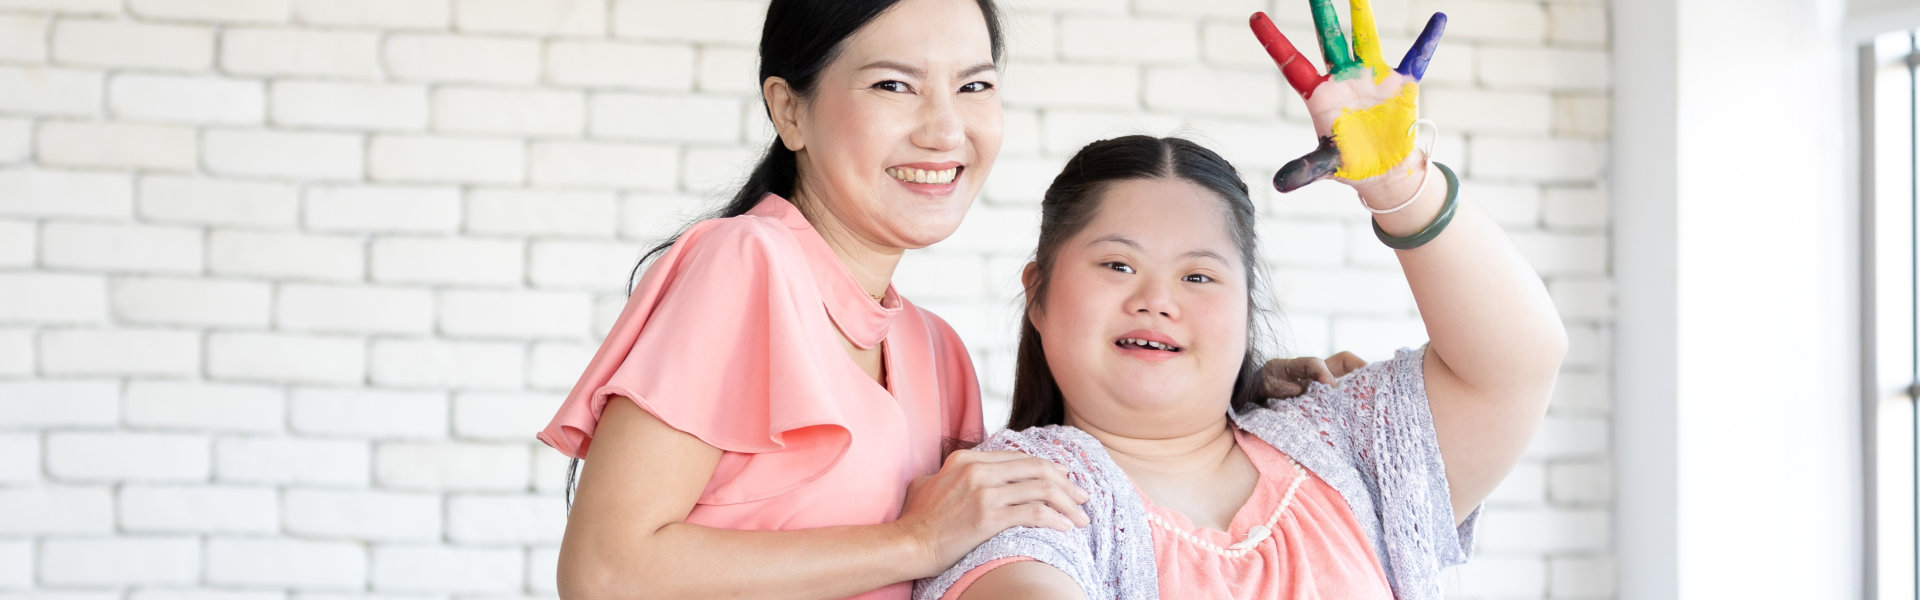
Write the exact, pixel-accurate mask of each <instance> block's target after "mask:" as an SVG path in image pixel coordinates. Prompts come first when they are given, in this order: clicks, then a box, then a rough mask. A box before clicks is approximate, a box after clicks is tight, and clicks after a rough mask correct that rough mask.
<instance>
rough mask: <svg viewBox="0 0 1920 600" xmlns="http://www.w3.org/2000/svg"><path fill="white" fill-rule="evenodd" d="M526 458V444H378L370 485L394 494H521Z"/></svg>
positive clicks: (524, 485)
mask: <svg viewBox="0 0 1920 600" xmlns="http://www.w3.org/2000/svg"><path fill="white" fill-rule="evenodd" d="M529 457H530V454H529V449H528V448H527V446H526V445H525V444H479V443H469V442H437V443H428V442H394V443H383V444H381V445H380V446H379V448H378V449H376V450H375V451H374V457H373V471H374V480H375V481H376V482H378V483H379V484H380V485H381V486H382V487H386V488H389V489H396V490H428V491H520V490H524V489H526V487H527V483H528V478H527V477H528V466H529V464H530V463H529V462H528V461H529Z"/></svg>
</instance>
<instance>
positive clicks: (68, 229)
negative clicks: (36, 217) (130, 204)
mask: <svg viewBox="0 0 1920 600" xmlns="http://www.w3.org/2000/svg"><path fill="white" fill-rule="evenodd" d="M204 239H205V234H204V233H202V232H201V230H200V229H198V228H192V227H176V226H170V225H118V224H99V223H63V222H50V223H47V225H46V227H45V228H43V230H42V231H41V241H40V252H41V260H43V261H45V263H46V264H47V265H48V266H52V267H61V268H69V269H80V270H109V271H144V272H166V273H199V272H200V269H201V265H202V259H203V257H204V256H205V255H206V253H205V245H204V244H203V243H202V241H203V240H204Z"/></svg>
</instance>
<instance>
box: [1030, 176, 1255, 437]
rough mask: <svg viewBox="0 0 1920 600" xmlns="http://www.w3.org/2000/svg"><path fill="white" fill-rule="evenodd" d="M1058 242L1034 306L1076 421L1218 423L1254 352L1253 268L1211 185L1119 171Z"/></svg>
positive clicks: (1145, 428) (1172, 431) (1104, 425)
mask: <svg viewBox="0 0 1920 600" xmlns="http://www.w3.org/2000/svg"><path fill="white" fill-rule="evenodd" d="M1099 202H1100V204H1099V208H1098V209H1097V210H1098V213H1097V214H1096V215H1095V216H1094V218H1093V220H1092V221H1091V222H1090V223H1089V224H1088V225H1087V227H1086V229H1084V230H1082V231H1081V232H1079V233H1078V234H1076V235H1074V236H1073V237H1071V238H1068V239H1067V240H1066V241H1064V242H1062V243H1061V244H1060V249H1059V254H1058V256H1057V257H1056V259H1055V261H1054V264H1053V273H1052V275H1051V276H1052V279H1051V280H1050V281H1049V283H1048V290H1047V295H1046V298H1044V302H1045V306H1044V307H1042V309H1041V310H1038V311H1034V312H1033V313H1032V314H1030V315H1029V316H1030V317H1031V318H1032V319H1033V324H1034V328H1035V329H1037V330H1038V331H1039V332H1040V340H1041V345H1042V347H1043V348H1045V350H1046V358H1047V366H1048V367H1049V368H1050V369H1052V371H1053V376H1054V379H1055V381H1057V382H1059V385H1060V391H1061V394H1062V395H1063V396H1065V398H1066V404H1067V407H1066V408H1067V415H1068V423H1069V424H1073V425H1080V424H1083V423H1084V424H1087V425H1092V426H1094V427H1098V428H1100V429H1102V430H1105V431H1109V432H1113V433H1116V434H1121V435H1129V436H1138V437H1154V436H1167V435H1177V434H1180V433H1188V432H1191V431H1193V430H1195V429H1196V428H1199V427H1205V426H1209V425H1211V424H1215V423H1217V422H1218V421H1219V419H1221V418H1223V417H1224V416H1225V414H1226V411H1227V407H1228V406H1229V405H1230V404H1231V399H1232V394H1233V383H1234V378H1235V377H1237V376H1238V375H1239V372H1240V364H1241V361H1242V360H1244V359H1245V357H1246V352H1247V308H1248V307H1247V302H1248V296H1247V285H1248V282H1247V281H1244V279H1245V277H1246V275H1245V273H1246V267H1245V265H1244V263H1243V261H1242V260H1241V258H1240V256H1239V253H1238V251H1237V250H1236V249H1235V245H1234V242H1233V238H1232V237H1231V236H1230V235H1229V233H1228V227H1227V219H1228V217H1227V214H1226V207H1225V205H1224V203H1223V202H1222V201H1221V199H1220V198H1219V197H1218V196H1217V195H1215V194H1214V193H1213V192H1211V191H1208V190H1207V189H1206V188H1204V187H1201V186H1199V185H1197V184H1194V183H1192V182H1188V181H1185V180H1182V179H1178V178H1161V179H1147V180H1130V181H1121V182H1117V183H1114V184H1111V185H1110V186H1108V187H1107V189H1106V190H1105V191H1104V192H1103V193H1101V196H1100V199H1099Z"/></svg>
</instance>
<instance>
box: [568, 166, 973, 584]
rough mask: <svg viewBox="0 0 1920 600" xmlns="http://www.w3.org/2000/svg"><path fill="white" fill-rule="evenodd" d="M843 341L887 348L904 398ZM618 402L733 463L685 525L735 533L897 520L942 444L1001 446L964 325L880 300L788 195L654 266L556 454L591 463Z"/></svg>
mask: <svg viewBox="0 0 1920 600" xmlns="http://www.w3.org/2000/svg"><path fill="white" fill-rule="evenodd" d="M843 337H844V338H845V339H846V340H848V341H850V342H852V343H853V344H854V345H855V346H857V347H860V348H863V349H864V348H872V347H874V346H876V345H877V346H879V347H880V348H881V350H882V355H883V361H884V362H885V368H886V371H885V372H886V373H887V377H886V380H887V384H888V388H883V387H881V386H880V384H878V383H875V382H874V380H873V378H871V377H869V376H867V374H866V372H865V371H862V370H861V369H860V367H859V366H858V365H856V364H855V363H854V362H853V360H852V359H851V358H849V357H848V356H847V353H846V350H845V348H844V346H843V345H842V342H841V339H842V338H843ZM889 388H890V389H889ZM615 396H619V397H624V398H629V399H631V400H632V401H633V402H634V403H635V404H637V405H639V407H640V408H641V409H642V410H645V411H647V412H649V413H652V414H653V416H655V417H658V418H659V419H660V420H661V421H662V422H665V423H666V424H667V425H669V426H672V427H673V428H675V429H678V430H681V431H684V432H687V433H689V434H692V435H693V436H695V437H698V438H700V439H701V440H702V441H705V442H706V443H708V444H711V445H713V446H714V447H715V448H719V449H720V450H722V451H723V453H722V455H721V458H720V463H719V465H718V466H717V467H716V468H715V469H714V473H713V478H712V479H711V480H710V481H709V482H708V484H707V488H706V490H705V491H704V492H703V493H702V494H701V495H700V498H699V500H698V501H697V503H696V505H695V506H694V507H693V510H692V512H691V513H689V514H688V515H687V519H686V522H688V523H693V524H698V525H703V526H708V527H717V528H726V529H737V530H792V529H807V528H815V527H828V526H837V525H873V524H880V523H887V522H891V521H893V520H894V519H896V518H898V517H899V514H900V506H901V501H902V500H903V499H904V498H905V497H906V490H907V484H908V483H909V482H911V481H912V480H913V479H914V478H916V477H919V476H922V475H926V474H929V473H932V472H934V471H937V470H939V467H940V461H941V460H942V458H943V453H942V446H943V440H945V439H960V440H969V441H971V442H978V441H979V440H980V439H981V438H982V437H983V434H984V430H983V428H982V426H981V417H980V391H979V384H978V382H977V381H976V380H975V378H974V372H973V363H972V361H971V360H970V359H969V358H968V356H967V351H966V348H965V347H964V346H962V345H961V343H960V338H959V336H957V335H955V334H954V332H953V329H952V328H951V327H949V326H948V325H947V324H946V322H945V321H942V320H940V318H939V317H936V316H934V315H933V314H932V313H929V312H927V311H924V310H921V309H920V308H918V307H916V306H914V305H913V304H912V303H909V302H907V300H906V299H905V298H902V297H901V296H899V295H898V294H896V293H895V292H894V291H893V289H892V288H888V290H887V294H886V296H885V299H884V300H882V301H880V302H875V301H874V300H873V298H872V297H870V296H868V295H867V294H866V292H865V291H864V290H863V289H862V288H861V287H860V285H859V284H858V283H857V282H856V281H854V279H853V275H852V273H851V272H849V271H848V270H847V268H846V266H845V264H843V263H841V262H840V260H839V258H838V257H837V256H836V255H835V254H834V253H833V250H832V249H831V248H829V247H828V246H827V244H826V241H825V240H823V239H821V237H820V234H819V233H818V232H816V231H815V230H814V229H813V227H812V225H810V224H809V223H808V222H807V220H806V218H805V217H803V216H802V215H801V214H800V211H799V210H798V209H797V208H795V207H794V206H793V204H792V203H789V202H788V201H787V200H786V199H784V198H781V197H779V196H775V195H771V194H769V195H768V196H767V197H766V198H764V199H762V200H761V201H760V203H759V204H758V205H756V206H755V207H754V208H753V210H751V211H749V212H748V213H747V214H745V215H743V216H739V217H733V218H726V219H711V220H707V221H702V222H700V223H698V224H695V225H694V226H693V227H691V228H689V229H688V230H687V232H686V233H685V234H683V235H682V236H681V237H680V241H679V242H677V243H675V244H674V245H673V247H672V248H670V249H668V250H667V251H666V252H665V253H664V254H663V255H662V256H661V258H660V259H659V261H658V262H657V263H655V264H654V265H653V266H652V267H650V268H649V269H648V270H647V272H646V275H645V276H643V277H642V278H641V280H640V283H639V285H638V286H637V287H635V288H634V291H633V294H632V296H630V297H629V298H628V299H627V305H626V308H625V310H623V311H622V312H621V314H620V318H619V320H618V321H616V322H615V323H614V325H613V329H612V331H610V332H609V333H608V334H607V338H606V341H605V342H603V343H602V344H601V346H600V350H599V352H598V353H596V354H595V355H594V357H593V360H592V362H590V363H588V365H587V369H586V372H585V373H583V374H581V376H580V381H579V382H578V383H576V384H575V385H574V387H573V391H572V393H570V394H568V396H567V399H566V401H565V403H563V404H562V405H561V406H560V410H559V413H558V414H556V415H555V416H554V418H553V421H552V422H551V423H549V424H548V425H547V427H546V429H545V430H543V431H541V432H540V433H539V436H538V437H539V439H540V441H542V442H545V443H546V444H547V445H549V446H552V447H553V448H555V449H557V450H559V451H560V452H561V453H563V454H566V455H567V456H570V457H575V458H579V457H585V456H587V451H588V447H589V445H590V444H591V443H592V442H593V432H594V429H595V426H596V425H597V424H598V422H599V420H600V415H601V413H602V411H603V410H605V408H606V404H607V402H608V401H609V400H610V399H612V398H613V397H615ZM911 591H912V585H911V583H910V582H902V583H899V584H895V585H891V586H888V587H886V588H882V589H879V590H874V591H872V592H869V593H866V594H862V595H860V596H857V597H858V598H863V599H881V598H888V599H904V598H906V597H907V596H908V595H909V593H910V592H911Z"/></svg>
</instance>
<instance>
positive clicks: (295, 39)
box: [220, 28, 380, 79]
mask: <svg viewBox="0 0 1920 600" xmlns="http://www.w3.org/2000/svg"><path fill="white" fill-rule="evenodd" d="M379 44H380V36H379V34H377V33H374V32H367V31H315V30H303V29H265V28H229V29H226V30H224V31H222V32H221V33H220V66H221V67H222V68H224V69H226V70H227V71H229V72H232V73H238V74H243V75H268V76H301V75H306V76H314V77H343V78H351V79H372V78H374V77H377V76H379V74H380V52H379V50H380V47H379Z"/></svg>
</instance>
